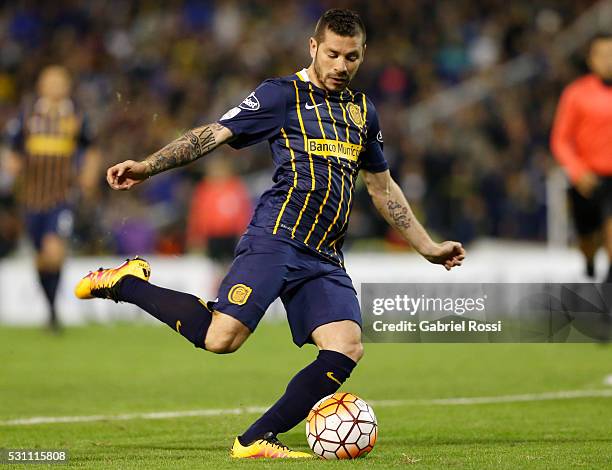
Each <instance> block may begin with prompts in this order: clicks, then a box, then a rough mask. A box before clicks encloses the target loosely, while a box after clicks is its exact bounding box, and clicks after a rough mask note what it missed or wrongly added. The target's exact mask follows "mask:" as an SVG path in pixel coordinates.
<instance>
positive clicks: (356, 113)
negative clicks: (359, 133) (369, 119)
mask: <svg viewBox="0 0 612 470" xmlns="http://www.w3.org/2000/svg"><path fill="white" fill-rule="evenodd" d="M346 109H347V110H348V113H349V117H350V118H351V121H353V122H354V123H355V125H356V126H357V127H361V126H363V115H362V114H361V108H359V106H357V105H356V104H355V103H349V104H347V105H346Z"/></svg>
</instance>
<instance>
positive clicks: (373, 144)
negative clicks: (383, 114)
mask: <svg viewBox="0 0 612 470" xmlns="http://www.w3.org/2000/svg"><path fill="white" fill-rule="evenodd" d="M366 105H367V107H368V110H367V111H368V113H367V122H366V125H367V126H368V128H367V129H368V130H367V138H366V144H365V149H364V151H363V152H362V153H361V155H360V160H361V168H362V169H363V170H366V171H369V172H371V173H380V172H381V171H385V170H387V169H389V164H388V163H387V160H385V156H384V154H383V138H382V131H381V130H380V124H379V122H378V113H377V112H376V108H375V107H374V105H373V104H372V103H371V102H370V100H366Z"/></svg>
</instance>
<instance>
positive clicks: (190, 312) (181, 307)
mask: <svg viewBox="0 0 612 470" xmlns="http://www.w3.org/2000/svg"><path fill="white" fill-rule="evenodd" d="M117 297H118V298H117V300H119V301H121V302H128V303H130V304H134V305H137V306H139V307H140V308H141V309H143V310H144V311H146V312H148V313H150V314H151V315H153V316H154V317H155V318H157V319H158V320H160V321H162V322H164V323H165V324H166V325H168V326H169V327H170V328H172V329H173V330H175V331H177V332H178V333H180V334H181V335H183V336H184V337H185V338H187V339H188V340H189V341H191V342H192V343H193V344H194V346H195V347H196V348H202V349H206V348H205V347H204V339H205V338H206V333H207V332H208V327H209V326H210V322H211V320H212V313H211V312H210V310H209V309H208V307H207V306H206V304H205V302H204V301H203V300H201V299H199V298H197V297H196V296H195V295H191V294H186V293H184V292H178V291H175V290H171V289H164V288H163V287H158V286H155V285H153V284H150V283H148V282H146V281H143V280H142V279H138V278H137V277H134V276H126V277H125V278H124V279H122V280H121V281H120V283H119V285H118V287H117Z"/></svg>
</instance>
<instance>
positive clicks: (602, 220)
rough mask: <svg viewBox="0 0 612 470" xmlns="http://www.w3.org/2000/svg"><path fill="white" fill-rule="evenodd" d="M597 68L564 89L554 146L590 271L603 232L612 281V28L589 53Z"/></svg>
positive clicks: (591, 63) (590, 271) (592, 273)
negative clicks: (567, 181) (567, 184)
mask: <svg viewBox="0 0 612 470" xmlns="http://www.w3.org/2000/svg"><path fill="white" fill-rule="evenodd" d="M588 65H589V67H590V69H591V71H592V73H591V74H588V75H585V76H584V77H581V78H579V79H578V80H576V81H574V82H573V83H571V84H570V85H568V86H567V88H566V89H565V90H564V91H563V94H562V96H561V101H560V102H559V106H558V109H557V114H556V117H555V123H554V127H553V131H552V138H551V146H552V151H553V153H554V155H555V157H556V158H557V160H559V163H561V165H562V166H563V168H564V169H565V171H566V172H567V175H568V176H569V179H570V182H571V185H572V187H571V188H570V190H569V194H570V199H571V206H572V212H573V217H574V223H575V225H576V231H577V232H578V237H579V244H580V250H581V251H582V253H583V254H584V256H585V259H586V273H587V276H589V277H594V276H595V264H594V258H595V252H596V251H597V248H599V245H600V240H601V237H603V244H604V247H605V249H606V252H607V253H608V259H609V260H610V264H609V268H608V275H607V277H606V282H612V33H607V34H599V35H597V36H596V37H595V38H594V39H593V40H592V41H591V45H590V49H589V54H588Z"/></svg>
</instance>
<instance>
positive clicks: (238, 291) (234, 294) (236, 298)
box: [227, 284, 253, 305]
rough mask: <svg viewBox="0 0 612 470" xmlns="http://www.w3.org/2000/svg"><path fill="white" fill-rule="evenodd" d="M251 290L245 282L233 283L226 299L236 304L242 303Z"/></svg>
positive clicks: (247, 297)
mask: <svg viewBox="0 0 612 470" xmlns="http://www.w3.org/2000/svg"><path fill="white" fill-rule="evenodd" d="M251 292H253V289H251V288H250V287H249V286H247V285H245V284H235V285H233V286H232V288H231V289H230V290H229V293H228V294H227V300H229V301H230V302H231V303H233V304H236V305H244V304H245V303H246V301H247V300H249V296H250V295H251Z"/></svg>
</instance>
